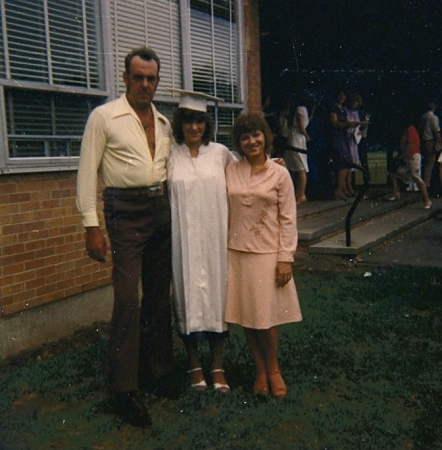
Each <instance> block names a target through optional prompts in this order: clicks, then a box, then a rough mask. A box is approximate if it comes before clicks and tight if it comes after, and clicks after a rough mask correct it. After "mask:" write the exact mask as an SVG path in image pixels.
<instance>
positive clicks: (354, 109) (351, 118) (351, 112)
mask: <svg viewBox="0 0 442 450" xmlns="http://www.w3.org/2000/svg"><path fill="white" fill-rule="evenodd" d="M361 106H362V98H361V96H360V95H359V94H357V93H356V92H354V93H352V94H351V95H350V98H349V99H348V107H346V108H345V110H346V113H347V121H348V122H352V123H357V124H358V125H357V126H356V127H349V128H347V138H348V145H349V147H350V154H351V160H352V163H353V164H359V163H360V161H359V150H358V143H359V141H360V139H361V130H362V129H364V128H365V126H366V124H365V122H361V120H360V117H359V108H360V107H361ZM355 170H356V169H354V168H352V169H350V170H349V172H348V174H347V180H346V186H347V195H350V196H352V197H354V196H356V192H355V191H354V189H353V184H354V173H355Z"/></svg>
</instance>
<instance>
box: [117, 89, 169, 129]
mask: <svg viewBox="0 0 442 450" xmlns="http://www.w3.org/2000/svg"><path fill="white" fill-rule="evenodd" d="M150 108H151V110H152V113H153V116H154V118H155V119H158V120H161V122H164V123H167V119H166V118H165V117H164V116H163V115H162V114H161V113H159V112H158V111H157V109H156V108H155V105H154V104H153V103H151V104H150ZM126 114H130V115H132V116H134V117H138V116H137V113H136V112H135V110H134V109H133V108H132V106H130V103H129V102H128V100H127V97H126V94H123V95H122V96H121V97H120V98H119V99H117V101H116V103H115V109H114V112H113V115H112V118H115V117H119V116H124V115H126Z"/></svg>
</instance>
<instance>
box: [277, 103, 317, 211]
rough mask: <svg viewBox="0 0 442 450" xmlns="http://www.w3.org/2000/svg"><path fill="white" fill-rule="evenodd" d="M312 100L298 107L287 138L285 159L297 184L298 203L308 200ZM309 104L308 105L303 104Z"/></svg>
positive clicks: (294, 182)
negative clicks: (309, 128) (308, 131)
mask: <svg viewBox="0 0 442 450" xmlns="http://www.w3.org/2000/svg"><path fill="white" fill-rule="evenodd" d="M310 103H311V102H309V101H307V100H305V99H303V101H302V105H299V106H298V107H297V108H296V111H295V114H294V117H293V124H292V126H291V127H290V130H289V135H288V138H287V151H286V152H285V155H284V160H285V163H286V166H287V169H288V171H289V172H290V175H291V177H292V180H293V184H294V186H295V195H296V204H297V205H300V204H301V203H304V202H306V201H307V198H306V196H305V190H306V187H307V172H308V170H309V169H308V162H307V142H310V137H309V135H308V133H307V127H308V124H309V122H310V117H309V110H308V107H310V108H312V107H311V105H310ZM304 104H308V107H307V106H303V105H304Z"/></svg>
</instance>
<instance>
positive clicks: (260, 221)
mask: <svg viewBox="0 0 442 450" xmlns="http://www.w3.org/2000/svg"><path fill="white" fill-rule="evenodd" d="M271 143H272V135H271V132H270V129H269V127H268V125H267V123H266V121H265V120H264V118H263V117H262V116H261V115H258V114H243V115H241V116H239V117H238V118H237V120H236V121H235V124H234V126H233V147H234V150H236V151H237V152H238V153H240V154H242V155H243V156H244V158H243V159H242V160H240V161H235V162H231V163H229V164H228V166H227V169H226V181H227V191H228V199H229V232H228V245H227V246H228V261H229V275H228V290H227V305H226V315H225V320H226V322H228V323H236V324H239V325H241V326H242V327H243V328H244V332H245V336H246V339H247V343H248V344H249V347H250V350H251V352H252V355H253V358H254V360H255V365H256V379H255V384H254V388H253V390H254V392H255V393H256V394H263V395H265V394H268V393H269V386H270V390H271V392H272V394H273V395H274V396H275V397H277V398H282V397H284V396H285V395H286V394H287V387H286V385H285V383H284V379H283V378H282V375H281V372H280V370H279V365H278V358H277V352H278V331H277V328H276V327H277V326H278V325H281V324H284V323H290V322H297V321H300V320H301V319H302V316H301V311H300V308H299V302H298V296H297V293H296V288H295V284H294V282H293V279H292V269H291V263H292V262H293V255H294V252H295V250H296V245H297V229H296V201H295V195H294V192H293V185H292V181H291V179H290V175H289V173H288V171H287V169H286V168H285V167H282V166H281V165H278V164H276V163H275V162H274V161H272V160H271V159H270V158H269V156H268V155H269V154H270V152H271V148H272V146H271Z"/></svg>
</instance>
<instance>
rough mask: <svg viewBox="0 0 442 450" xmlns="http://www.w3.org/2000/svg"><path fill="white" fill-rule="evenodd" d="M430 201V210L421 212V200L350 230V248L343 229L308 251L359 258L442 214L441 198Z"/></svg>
mask: <svg viewBox="0 0 442 450" xmlns="http://www.w3.org/2000/svg"><path fill="white" fill-rule="evenodd" d="M403 197H404V196H403ZM432 202H433V205H432V207H431V209H429V210H426V209H423V203H422V201H418V202H414V203H411V204H407V205H405V206H403V207H401V208H398V209H395V210H393V211H390V212H387V213H385V214H382V215H376V216H373V217H372V218H371V219H370V220H367V221H364V222H363V223H361V224H360V225H359V226H357V227H354V228H352V230H351V245H350V247H347V246H346V236H345V230H344V231H343V232H341V233H339V234H336V235H334V236H332V237H330V238H328V239H324V240H322V241H321V242H318V243H316V244H313V245H310V246H309V247H308V252H309V253H312V254H328V255H348V256H356V255H359V254H361V253H362V252H364V251H366V250H368V249H370V248H374V247H376V246H378V245H379V244H380V243H382V242H384V241H386V240H388V239H391V238H392V237H394V236H395V235H397V234H399V233H402V232H404V231H405V230H408V229H410V228H413V227H415V226H417V225H418V224H421V223H423V222H425V221H427V220H430V219H431V218H432V217H435V216H436V215H438V214H440V213H441V212H442V199H433V200H432ZM389 203H392V202H389ZM360 206H362V205H360ZM355 214H356V213H355Z"/></svg>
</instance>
